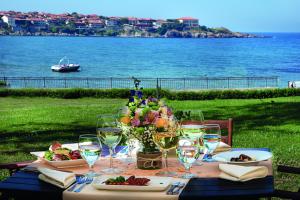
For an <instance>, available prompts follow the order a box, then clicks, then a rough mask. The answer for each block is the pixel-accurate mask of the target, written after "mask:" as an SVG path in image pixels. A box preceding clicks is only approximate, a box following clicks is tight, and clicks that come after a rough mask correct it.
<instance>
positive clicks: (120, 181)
mask: <svg viewBox="0 0 300 200" xmlns="http://www.w3.org/2000/svg"><path fill="white" fill-rule="evenodd" d="M149 181H150V179H148V178H136V177H135V176H130V177H129V178H128V179H125V177H123V176H118V177H116V178H109V179H107V180H106V181H104V183H105V184H106V185H139V186H144V185H147V183H148V182H149Z"/></svg>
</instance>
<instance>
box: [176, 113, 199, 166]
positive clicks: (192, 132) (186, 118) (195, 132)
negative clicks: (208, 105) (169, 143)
mask: <svg viewBox="0 0 300 200" xmlns="http://www.w3.org/2000/svg"><path fill="white" fill-rule="evenodd" d="M203 124H204V115H203V113H202V111H201V110H183V111H182V119H181V131H182V132H183V134H184V135H185V136H187V137H189V138H191V139H193V140H194V141H195V142H196V143H197V144H198V147H199V153H201V152H203V143H202V142H201V137H202V135H203V133H204V132H203V130H202V129H203V127H204V125H203ZM195 165H198V166H200V165H202V162H201V161H197V162H196V163H195Z"/></svg>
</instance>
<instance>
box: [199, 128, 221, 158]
mask: <svg viewBox="0 0 300 200" xmlns="http://www.w3.org/2000/svg"><path fill="white" fill-rule="evenodd" d="M203 130H204V134H203V136H202V141H203V144H204V153H205V156H204V157H203V160H204V161H207V162H211V161H213V159H212V153H213V152H214V150H215V149H216V148H217V146H218V145H219V143H220V141H221V129H220V125H219V124H205V126H204V128H203Z"/></svg>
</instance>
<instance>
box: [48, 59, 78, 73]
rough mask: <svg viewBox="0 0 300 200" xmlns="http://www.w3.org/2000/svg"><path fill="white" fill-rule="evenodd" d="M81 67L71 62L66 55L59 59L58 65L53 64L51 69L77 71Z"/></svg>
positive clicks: (55, 70)
mask: <svg viewBox="0 0 300 200" xmlns="http://www.w3.org/2000/svg"><path fill="white" fill-rule="evenodd" d="M79 67H80V65H79V64H71V63H70V61H69V59H68V58H67V57H66V56H65V57H63V58H62V59H60V60H59V62H58V64H57V65H53V66H51V70H52V71H54V72H76V71H78V70H79Z"/></svg>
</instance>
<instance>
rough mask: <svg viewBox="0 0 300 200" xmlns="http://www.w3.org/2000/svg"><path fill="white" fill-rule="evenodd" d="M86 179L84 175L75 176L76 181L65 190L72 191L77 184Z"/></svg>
mask: <svg viewBox="0 0 300 200" xmlns="http://www.w3.org/2000/svg"><path fill="white" fill-rule="evenodd" d="M85 181H86V177H85V176H79V177H76V183H75V184H74V185H72V186H71V187H69V189H68V190H67V191H69V192H72V191H73V190H74V189H75V188H76V186H77V185H80V184H83V183H84V182H85Z"/></svg>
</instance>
